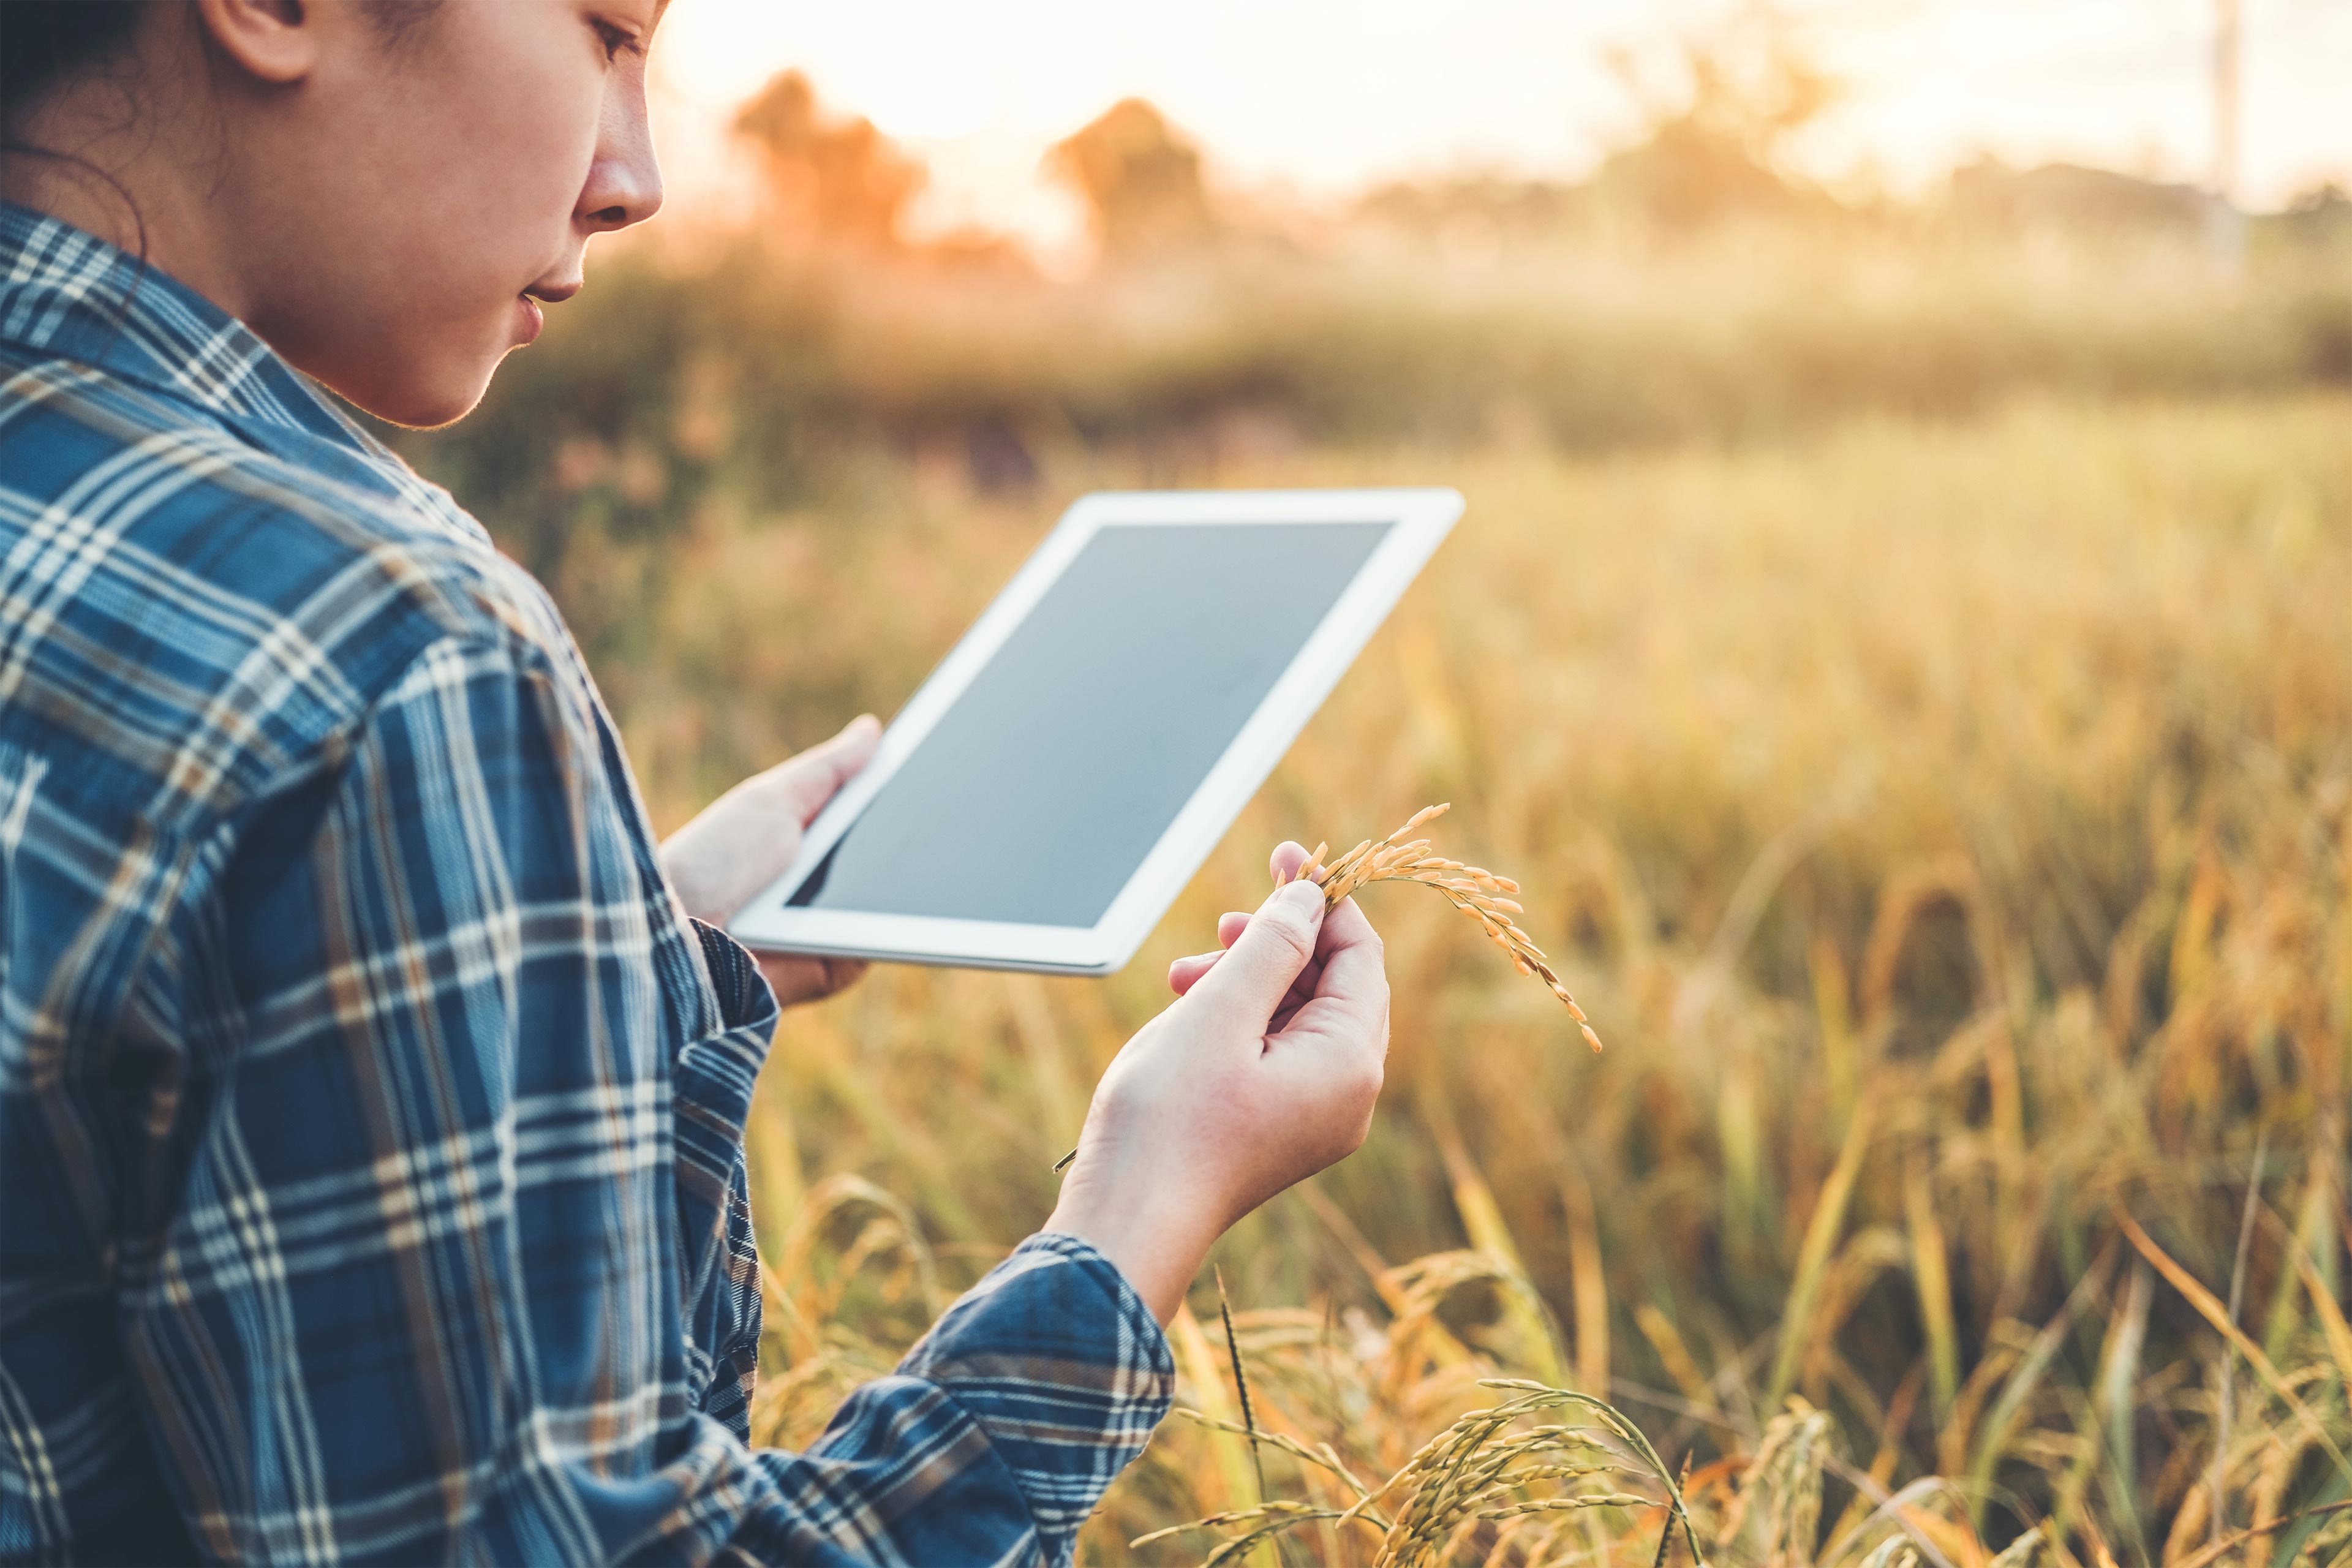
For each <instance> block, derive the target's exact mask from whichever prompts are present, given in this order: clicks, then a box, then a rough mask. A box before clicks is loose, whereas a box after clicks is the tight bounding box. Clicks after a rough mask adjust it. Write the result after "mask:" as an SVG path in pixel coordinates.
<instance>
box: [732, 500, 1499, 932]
mask: <svg viewBox="0 0 2352 1568" xmlns="http://www.w3.org/2000/svg"><path fill="white" fill-rule="evenodd" d="M1462 508H1463V500H1462V497H1461V495H1460V493H1459V492H1457V491H1455V490H1453V489H1444V488H1434V487H1433V488H1428V489H1318V490H1303V489H1302V490H1126V491H1098V492H1097V493H1095V494H1092V495H1087V496H1083V497H1081V498H1079V499H1078V500H1076V502H1074V503H1073V504H1072V505H1071V507H1070V509H1069V510H1068V511H1066V513H1064V514H1063V517H1062V521H1060V522H1059V523H1057V524H1056V525H1055V528H1054V531H1052V532H1051V533H1049V534H1048V535H1046V537H1045V542H1043V543H1042V544H1040V545H1039V546H1038V547H1037V550H1036V552H1035V553H1034V554H1033V555H1031V556H1030V557H1029V559H1028V561H1027V562H1026V563H1024V565H1023V566H1022V568H1021V570H1020V571H1019V572H1017V573H1015V574H1013V580H1012V581H1011V582H1010V583H1008V584H1005V586H1004V589H1003V592H1002V593H1000V594H998V595H997V596H996V598H995V600H994V601H993V602H992V604H990V605H989V606H988V608H987V609H986V610H984V611H983V612H982V614H981V616H980V618H979V619H978V620H977V621H974V622H973V623H972V626H971V630H970V631H968V632H966V633H965V634H964V635H963V637H962V639H961V640H960V641H959V642H958V643H957V644H956V645H955V647H954V648H952V649H951V650H950V652H949V654H948V656H947V658H944V659H942V660H941V661H940V665H939V668H936V669H934V670H933V671H932V672H931V674H930V676H929V679H926V680H925V681H924V682H923V684H922V685H921V686H920V687H919V688H918V689H916V691H915V694H914V695H913V696H912V697H910V698H908V700H907V705H906V706H905V707H904V708H903V709H901V710H899V712H898V717H897V718H896V719H894V720H892V721H891V722H890V725H889V727H888V728H887V730H885V731H883V734H882V739H881V741H880V742H879V743H878V745H877V747H876V750H875V754H874V760H873V761H872V762H871V763H867V764H866V768H865V769H864V771H862V772H861V773H858V775H857V776H856V778H854V779H852V780H851V781H850V782H849V783H848V784H846V785H845V786H844V787H843V789H842V791H841V793H840V794H839V795H835V797H834V798H833V800H832V801H830V802H829V803H827V805H825V807H824V810H823V811H822V812H820V813H819V814H818V815H817V817H816V819H815V820H814V822H812V823H810V825H809V828H808V833H807V835H806V837H804V838H803V841H802V845H801V852H800V854H799V856H798V857H797V858H795V859H794V860H793V864H792V867H791V868H790V869H788V870H787V871H786V872H785V873H784V874H783V875H782V877H780V878H778V879H776V880H775V881H773V882H772V883H770V884H769V885H768V886H767V887H766V888H763V889H761V891H760V893H759V895H758V896H757V897H755V898H754V899H752V900H751V902H750V903H748V904H746V905H745V906H744V907H743V909H742V910H741V911H740V913H738V914H737V915H736V917H735V918H734V920H733V921H730V922H729V926H728V930H729V931H730V934H732V935H733V936H734V937H735V939H736V940H737V941H739V942H742V943H743V944H744V945H745V946H747V947H752V948H759V949H764V950H768V951H773V952H794V953H804V954H810V955H814V956H821V957H839V958H865V959H879V960H883V961H886V962H892V963H930V964H950V965H954V966H957V967H961V968H981V969H1025V970H1040V971H1047V972H1055V973H1086V974H1107V973H1110V972H1112V971H1113V970H1116V969H1118V968H1119V967H1120V966H1121V965H1123V964H1125V963H1127V961H1128V960H1129V959H1130V958H1132V957H1133V956H1134V955H1135V950H1136V949H1137V948H1139V947H1140V946H1141V945H1142V944H1143V939H1144V938H1145V937H1147V936H1149V935H1150V932H1151V928H1152V927H1153V926H1154V925H1156V924H1158V923H1159V921H1160V917H1161V916H1162V915H1164V914H1165V913H1166V912H1167V911H1168V907H1169V905H1171V903H1173V902H1174V901H1175V900H1176V896H1177V894H1179V893H1180V892H1181V891H1182V890H1183V888H1184V884H1185V883H1186V882H1188V881H1190V880H1191V879H1192V874H1193V873H1194V872H1195V871H1197V870H1199V869H1200V868H1201V864H1202V861H1204V860H1206V859H1207V858H1208V856H1209V852H1210V851H1211V850H1212V849H1213V848H1215V847H1216V845H1217V841H1218V840H1219V839H1220V838H1222V837H1224V834H1225V830H1226V829H1227V828H1229V827H1230V826H1232V825H1233V822H1234V818H1235V817H1236V816H1239V815H1240V814H1241V811H1242V808H1243V807H1244V806H1245V805H1248V804H1249V801H1250V797H1251V796H1252V795H1255V794H1256V793H1257V790H1258V787H1259V786H1260V785H1261V784H1264V783H1265V779H1266V776H1267V775H1268V774H1269V773H1272V772H1273V771H1274V767H1275V764H1276V763H1278V762H1280V761H1281V760H1282V757H1283V754H1284V753H1285V752H1287V751H1288V750H1289V749H1290V744H1291V742H1293V741H1295V740H1297V737H1298V732H1299V731H1300V730H1302V729H1304V728H1305V727H1306V724H1307V720H1308V719H1310V718H1312V717H1313V716H1314V714H1315V711H1316V710H1317V709H1318V708H1319V707H1321V706H1322V704H1323V701H1324V699H1326V698H1327V697H1328V696H1329V695H1330V694H1331V689H1332V688H1333V687H1335V686H1337V685H1338V684H1339V678H1340V677H1341V676H1342V675H1344V674H1346V673H1347V670H1348V667H1349V665H1350V664H1352V663H1353V662H1354V661H1355V658H1356V656H1357V655H1358V654H1359V653H1360V652H1362V651H1363V647H1364V645H1365V643H1366V642H1368V641H1370V637H1371V635H1372V633H1373V632H1374V631H1375V630H1377V629H1378V628H1379V626H1380V625H1381V622H1382V621H1383V620H1385V619H1386V618H1387V616H1388V613H1389V611H1390V610H1391V608H1393V607H1394V605H1396V602H1397V600H1398V599H1399V598H1400V597H1402V595H1403V593H1404V590H1405V588H1406V586H1407V585H1408V584H1411V583H1412V580H1413V578H1414V577H1415V576H1417V575H1418V574H1420V572H1421V569H1422V567H1423V565H1424V564H1425V563H1427V562H1428V560H1429V558H1430V556H1431V554H1432V553H1433V552H1434V551H1435V550H1436V548H1437V546H1438V543H1439V542H1441V541H1442V540H1444V537H1445V535H1446V533H1447V532H1448V531H1450V530H1451V529H1452V528H1453V526H1454V520H1455V519H1457V518H1459V517H1460V516H1461V515H1462ZM1271 522H1284V523H1293V522H1318V523H1363V522H1388V523H1391V525H1392V526H1391V528H1390V530H1389V532H1388V534H1387V536H1386V537H1385V538H1383V539H1382V540H1381V542H1380V544H1379V545H1378V546H1377V547H1375V548H1374V550H1373V551H1372V553H1371V554H1370V556H1369V557H1367V558H1366V560H1365V562H1364V563H1363V565H1362V566H1361V567H1360V568H1359V569H1358V570H1357V572H1356V574H1355V576H1354V577H1353V578H1352V579H1351V580H1350V581H1349V584H1348V585H1347V586H1346V587H1345V588H1344V589H1342V590H1341V592H1340V594H1339V597H1338V598H1337V599H1336V600H1335V601H1334V602H1333V603H1332V605H1331V607H1330V609H1329V610H1328V611H1327V612H1326V613H1325V614H1324V616H1323V617H1322V619H1321V621H1320V622H1319V623H1318V625H1317V626H1316V627H1315V630H1314V631H1313V632H1312V633H1311V634H1310V635H1309V636H1308V637H1307V641H1306V643H1305V644H1304V645H1303V646H1302V647H1300V649H1299V651H1298V654H1297V657H1296V658H1293V659H1292V660H1291V662H1290V666H1289V668H1286V670H1284V671H1283V673H1282V675H1281V677H1280V678H1279V679H1276V682H1275V684H1274V686H1273V687H1272V688H1271V689H1269V690H1268V691H1267V692H1266V694H1265V698H1264V699H1263V700H1261V701H1260V702H1259V703H1258V705H1257V708H1256V710H1255V711H1254V712H1253V713H1252V714H1251V715H1250V717H1249V719H1248V721H1246V722H1244V724H1243V726H1242V728H1241V730H1240V731H1239V732H1238V733H1237V734H1235V736H1234V740H1233V742H1232V743H1231V744H1229V745H1228V746H1227V747H1226V748H1225V752H1224V754H1223V756H1221V757H1220V758H1218V759H1217V762H1216V763H1215V765H1214V766H1213V767H1212V768H1211V769H1210V770H1209V772H1208V773H1207V774H1206V775H1205V776H1204V777H1203V778H1202V781H1201V784H1200V787H1199V788H1197V789H1195V790H1194V791H1193V792H1192V798H1191V799H1189V800H1187V801H1186V802H1185V803H1184V805H1183V807H1182V808H1181V810H1179V811H1178V812H1177V814H1176V816H1175V817H1174V818H1173V820H1171V822H1170V823H1169V825H1168V827H1167V830H1166V831H1165V832H1163V833H1162V834H1161V835H1160V839H1159V841H1158V842H1157V843H1156V844H1154V845H1153V846H1152V847H1151V849H1150V852H1149V853H1147V854H1146V855H1145V856H1144V858H1143V859H1142V860H1141V861H1140V862H1139V864H1138V865H1137V866H1136V868H1135V870H1134V871H1133V872H1132V873H1130V874H1129V877H1128V879H1127V883H1126V885H1125V886H1124V887H1122V888H1121V889H1119V891H1118V896H1117V897H1116V898H1114V899H1112V900H1111V902H1110V906H1109V907H1108V909H1107V910H1104V911H1103V915H1102V918H1101V919H1100V920H1098V921H1096V922H1095V923H1094V924H1093V925H1092V926H1087V927H1078V926H1040V925H1023V924H1015V923H1013V922H1009V921H973V920H951V919H946V918H942V917H940V916H934V915H898V914H879V913H875V912H872V911H869V910H838V909H809V908H794V907H793V906H791V905H789V904H787V903H785V902H784V900H785V899H786V898H788V897H789V896H790V895H791V893H792V891H793V889H796V888H798V887H799V886H800V884H801V882H802V881H803V879H805V878H807V876H808V875H809V873H810V872H811V871H813V870H814V869H815V868H816V866H817V865H818V863H819V862H821V861H822V860H823V859H824V857H825V855H826V854H827V853H829V852H830V851H831V850H832V848H833V847H834V845H835V843H836V842H838V841H839V839H840V838H841V836H842V834H843V833H844V832H845V831H846V829H847V828H848V826H849V825H850V824H851V823H853V822H855V821H856V819H857V816H858V815H859V814H860V813H862V812H863V811H864V810H865V809H866V805H867V803H869V802H870V801H872V800H873V798H874V797H875V795H877V794H879V793H880V792H881V789H882V787H883V786H884V785H885V784H887V783H888V782H889V781H890V779H891V777H892V775H894V774H895V773H897V772H898V768H899V767H900V766H901V765H902V764H903V763H905V762H906V760H907V759H908V757H909V756H911V755H912V754H913V753H914V750H915V748H916V746H917V745H919V743H920V742H922V740H923V738H924V737H925V736H926V735H928V734H929V733H930V731H931V730H932V729H933V728H934V727H935V726H936V725H937V724H938V723H939V721H940V719H941V718H942V717H944V716H945V715H946V713H947V711H948V710H949V709H950V707H952V706H953V705H954V703H955V700H956V699H957V698H959V697H961V695H962V694H963V691H964V689H966V688H967V687H969V686H970V685H971V682H972V680H973V679H975V678H976V677H977V676H978V675H979V674H980V672H981V670H982V669H983V668H986V666H987V664H988V661H989V660H990V659H991V658H994V657H995V654H996V651H997V650H998V649H999V648H1000V647H1003V645H1004V643H1005V641H1006V639H1008V638H1009V637H1011V636H1012V635H1013V629H1014V628H1015V627H1017V626H1020V624H1021V623H1022V621H1023V620H1024V618H1025V617H1026V616H1028V614H1029V612H1030V611H1031V610H1032V609H1034V607H1035V606H1036V605H1037V604H1038V603H1039V601H1041V600H1042V599H1044V597H1045V593H1046V591H1047V590H1048V589H1049V588H1051V587H1052V586H1053V584H1054V583H1055V580H1056V579H1057V578H1059V577H1060V576H1061V574H1062V573H1063V572H1064V571H1065V570H1066V568H1067V567H1068V566H1069V564H1070V563H1071V562H1072V561H1074V560H1076V558H1077V554H1078V552H1079V551H1080V550H1082V549H1084V548H1085V546H1086V544H1087V541H1088V540H1090V539H1092V538H1093V537H1094V536H1095V534H1096V533H1097V531H1100V530H1102V529H1105V528H1118V527H1125V526H1135V525H1139V524H1155V523H1156V524H1169V523H1179V524H1186V525H1198V526H1215V525H1232V524H1249V523H1271Z"/></svg>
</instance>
